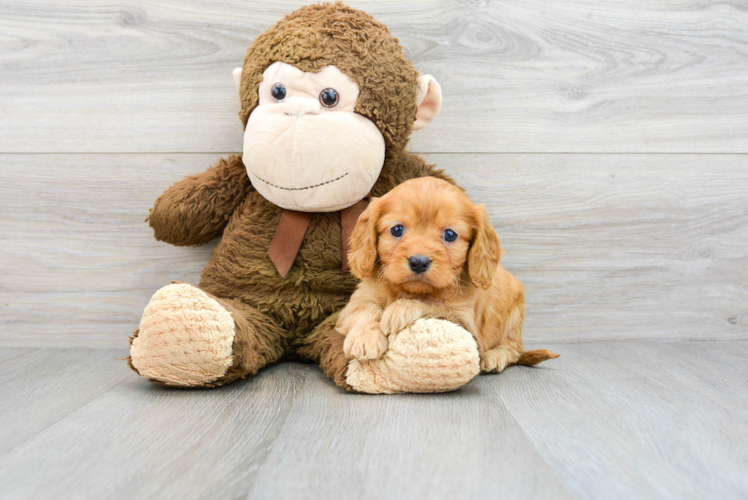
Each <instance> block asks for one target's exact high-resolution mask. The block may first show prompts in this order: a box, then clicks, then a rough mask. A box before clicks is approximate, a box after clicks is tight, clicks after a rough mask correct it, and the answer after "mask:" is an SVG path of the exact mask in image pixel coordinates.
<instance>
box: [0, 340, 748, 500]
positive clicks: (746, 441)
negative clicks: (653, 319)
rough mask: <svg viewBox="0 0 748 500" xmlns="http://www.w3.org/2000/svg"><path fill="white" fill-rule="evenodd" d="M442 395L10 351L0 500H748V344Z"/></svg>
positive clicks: (621, 354)
mask: <svg viewBox="0 0 748 500" xmlns="http://www.w3.org/2000/svg"><path fill="white" fill-rule="evenodd" d="M548 347H550V348H552V349H554V350H555V351H557V352H559V353H561V354H562V356H561V358H559V359H558V360H556V361H554V362H551V363H547V364H545V365H542V367H539V368H527V367H512V368H510V369H508V370H507V371H506V372H505V373H503V374H500V375H490V376H482V377H479V378H478V379H476V380H475V381H473V382H472V383H471V384H470V385H468V386H466V387H464V388H463V389H461V390H460V391H458V392H455V393H451V394H443V395H400V396H364V395H350V394H347V393H345V392H343V391H341V390H339V389H338V388H336V387H335V386H334V385H333V384H332V383H330V382H329V381H328V380H327V379H326V377H325V376H324V375H323V374H322V372H321V371H320V370H319V369H318V368H317V367H315V366H311V365H299V364H294V363H285V364H281V365H276V366H273V367H271V368H269V369H267V370H265V371H263V372H261V374H260V375H258V376H257V377H255V378H254V379H251V380H245V381H241V382H239V383H236V384H233V385H230V386H228V387H224V388H221V389H215V390H174V389H165V388H162V387H158V386H154V385H151V384H149V383H147V382H145V381H144V380H142V379H141V378H139V377H137V376H136V375H135V374H133V373H132V372H131V371H130V370H129V369H128V368H127V366H126V365H125V363H124V362H123V361H118V360H116V359H115V357H116V356H118V355H122V354H124V352H123V351H122V350H119V351H117V350H109V349H102V350H96V349H2V350H0V498H3V499H16V498H35V499H38V498H107V499H119V498H122V499H125V498H127V499H131V498H182V499H190V498H321V499H322V498H324V499H331V498H430V499H441V498H445V499H454V498H503V499H514V498H518V499H519V498H521V499H528V498H533V499H542V498H553V499H566V498H579V499H583V498H606V499H611V498H621V499H632V498H636V499H647V498H678V499H690V498H693V499H705V498H720V499H732V498H735V499H738V498H746V496H747V495H748V453H746V450H748V425H747V423H748V365H747V364H746V362H745V359H746V357H747V356H748V342H746V341H732V342H730V341H726V342H725V341H722V342H720V341H705V342H684V341H680V342H625V343H592V344H554V345H549V346H548Z"/></svg>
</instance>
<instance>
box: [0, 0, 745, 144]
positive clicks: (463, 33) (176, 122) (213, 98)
mask: <svg viewBox="0 0 748 500" xmlns="http://www.w3.org/2000/svg"><path fill="white" fill-rule="evenodd" d="M306 3H308V2H307V1H306V0H300V1H297V0H293V1H288V0H284V1H280V2H259V1H240V0H230V1H226V2H196V1H194V0H181V1H172V0H169V1H168V2H167V1H164V0H158V1H152V2H142V1H138V0H120V1H117V2H111V1H104V0H91V1H85V2H84V1H82V0H77V1H76V0H71V1H67V2H52V1H50V0H32V1H28V0H23V1H20V0H3V1H2V2H0V33H2V35H0V152H220V151H235V150H238V149H239V148H240V147H241V134H242V132H241V125H240V122H239V119H238V118H237V116H236V114H237V112H238V99H237V97H236V91H235V90H234V87H233V83H232V80H231V70H232V69H233V68H235V67H237V66H240V65H241V61H242V60H243V57H244V54H245V51H246V48H247V46H248V45H249V44H250V43H251V41H252V40H253V39H254V37H256V36H257V35H258V34H259V33H261V32H262V31H264V30H265V29H267V28H268V27H269V26H271V25H272V24H273V23H274V22H276V21H277V20H278V19H280V18H281V17H282V16H283V15H284V14H286V13H289V12H290V11H292V10H293V9H294V8H296V7H298V6H300V5H304V4H306ZM350 3H351V4H352V5H353V6H355V7H359V8H362V9H365V10H367V11H369V12H370V13H371V14H373V15H374V16H376V17H377V18H378V19H380V20H381V21H383V22H384V23H386V24H387V25H388V26H389V27H390V29H391V31H392V32H393V33H394V34H395V35H396V36H397V37H399V39H400V40H401V43H402V44H403V46H404V47H405V50H406V52H407V55H408V57H409V58H410V59H411V60H412V61H413V62H414V64H415V65H416V67H417V68H418V69H419V71H421V72H422V73H423V74H432V75H434V76H435V77H436V78H437V80H438V81H440V82H441V85H442V88H443V91H444V107H443V110H442V113H441V116H440V117H439V118H438V119H437V120H436V122H435V123H434V124H433V125H432V126H431V127H430V128H429V129H426V130H425V131H423V132H421V133H419V134H417V135H416V137H415V139H414V141H413V144H412V145H413V148H414V150H417V151H424V152H748V92H746V88H748V37H746V36H745V26H746V25H748V9H747V8H746V5H745V3H744V2H741V1H737V0H734V1H722V0H687V1H680V0H678V1H676V0H668V1H662V2H643V1H634V0H625V1H620V2H598V1H596V0H573V1H567V2H546V1H543V0H530V1H528V0H508V1H501V2H496V1H443V0H441V1H440V0H428V1H423V2H411V3H404V2H394V1H386V2H380V1H373V0H372V1H353V2H350Z"/></svg>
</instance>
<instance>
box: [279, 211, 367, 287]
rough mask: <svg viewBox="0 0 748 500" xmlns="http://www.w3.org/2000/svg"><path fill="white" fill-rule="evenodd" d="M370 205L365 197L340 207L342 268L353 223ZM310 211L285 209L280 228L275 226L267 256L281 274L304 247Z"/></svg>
mask: <svg viewBox="0 0 748 500" xmlns="http://www.w3.org/2000/svg"><path fill="white" fill-rule="evenodd" d="M368 205H369V200H368V198H364V199H363V200H361V201H359V202H358V203H356V204H355V205H351V206H350V207H348V208H345V209H343V210H341V211H340V228H341V233H342V234H341V237H342V250H343V271H347V270H348V244H349V240H350V238H351V234H352V233H353V227H354V226H355V225H356V221H357V220H358V218H359V217H360V216H361V214H362V213H363V212H364V210H366V207H367V206H368ZM313 215H314V214H313V213H311V212H297V211H295V210H283V213H282V214H281V218H280V222H279V223H278V228H277V229H276V230H275V235H274V236H273V241H271V242H270V248H268V256H269V257H270V260H271V261H272V262H273V265H275V268H276V269H277V270H278V272H279V273H280V275H281V276H283V278H285V277H286V276H288V272H289V271H290V270H291V266H293V262H294V260H296V255H297V254H298V253H299V249H300V248H301V242H302V241H303V240H304V235H305V234H306V231H307V229H309V223H310V222H312V216H313Z"/></svg>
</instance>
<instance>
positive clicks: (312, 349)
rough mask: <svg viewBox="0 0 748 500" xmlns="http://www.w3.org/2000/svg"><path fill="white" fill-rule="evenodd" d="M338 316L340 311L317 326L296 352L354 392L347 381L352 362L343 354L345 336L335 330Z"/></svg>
mask: <svg viewBox="0 0 748 500" xmlns="http://www.w3.org/2000/svg"><path fill="white" fill-rule="evenodd" d="M338 316H340V312H339V311H338V312H336V313H333V314H332V315H331V316H329V317H328V318H327V319H325V320H324V321H323V322H322V323H320V324H319V325H317V327H316V328H315V329H314V330H312V333H310V334H309V335H308V336H307V337H305V338H303V339H301V340H300V342H301V345H300V346H299V347H298V349H297V351H296V352H297V353H298V354H299V355H301V356H302V357H304V358H307V359H309V360H311V361H314V362H315V363H318V364H319V366H320V367H321V368H322V369H323V370H324V371H325V373H326V374H327V376H328V377H330V378H331V379H332V380H333V382H335V383H336V384H337V385H339V386H340V387H342V388H343V389H345V390H347V391H353V388H352V387H351V386H350V385H348V383H347V382H346V379H345V376H346V373H347V371H348V362H349V361H350V360H349V359H348V358H346V356H345V354H344V353H343V341H344V340H345V336H344V335H343V334H341V333H340V332H338V331H337V330H335V324H336V323H337V322H338Z"/></svg>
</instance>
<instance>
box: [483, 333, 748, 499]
mask: <svg viewBox="0 0 748 500" xmlns="http://www.w3.org/2000/svg"><path fill="white" fill-rule="evenodd" d="M557 352H560V353H561V357H560V358H559V359H558V361H559V363H556V364H550V363H549V364H547V365H543V366H544V369H543V370H538V371H533V370H521V369H511V370H508V371H507V372H506V376H505V377H504V378H503V379H502V380H500V381H498V382H494V381H493V380H492V377H485V378H479V379H478V380H477V381H476V385H477V388H478V389H479V390H485V391H486V392H488V391H489V390H491V389H492V390H494V391H496V396H497V397H498V398H499V399H500V400H501V401H502V403H503V404H505V405H506V407H507V408H508V410H509V412H510V413H511V414H512V416H513V417H514V418H515V419H516V420H517V422H519V424H520V426H521V427H522V429H523V430H524V432H525V433H526V435H527V436H528V437H529V439H530V440H531V441H532V442H533V444H534V445H535V447H536V449H538V450H539V451H540V454H541V456H543V457H544V458H545V460H546V461H547V463H548V464H549V465H550V466H551V468H552V469H553V470H554V471H556V473H557V474H558V477H559V478H561V479H562V482H563V483H564V484H565V485H566V487H567V488H568V489H569V490H570V491H572V492H573V493H574V494H576V495H577V496H578V497H579V498H610V499H630V498H640V499H662V498H674V499H675V498H678V499H693V500H701V499H704V498H724V499H728V498H729V499H735V500H738V499H741V498H745V496H746V493H748V476H746V474H745V472H746V470H748V455H746V453H745V450H746V449H748V432H746V425H745V424H746V421H748V390H746V389H748V369H747V368H746V366H747V365H746V363H745V359H746V356H748V343H747V342H723V343H713V342H693V343H686V342H675V343H655V342H649V343H620V344H617V343H602V344H577V345H573V346H571V345H568V346H559V347H558V351H557Z"/></svg>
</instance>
